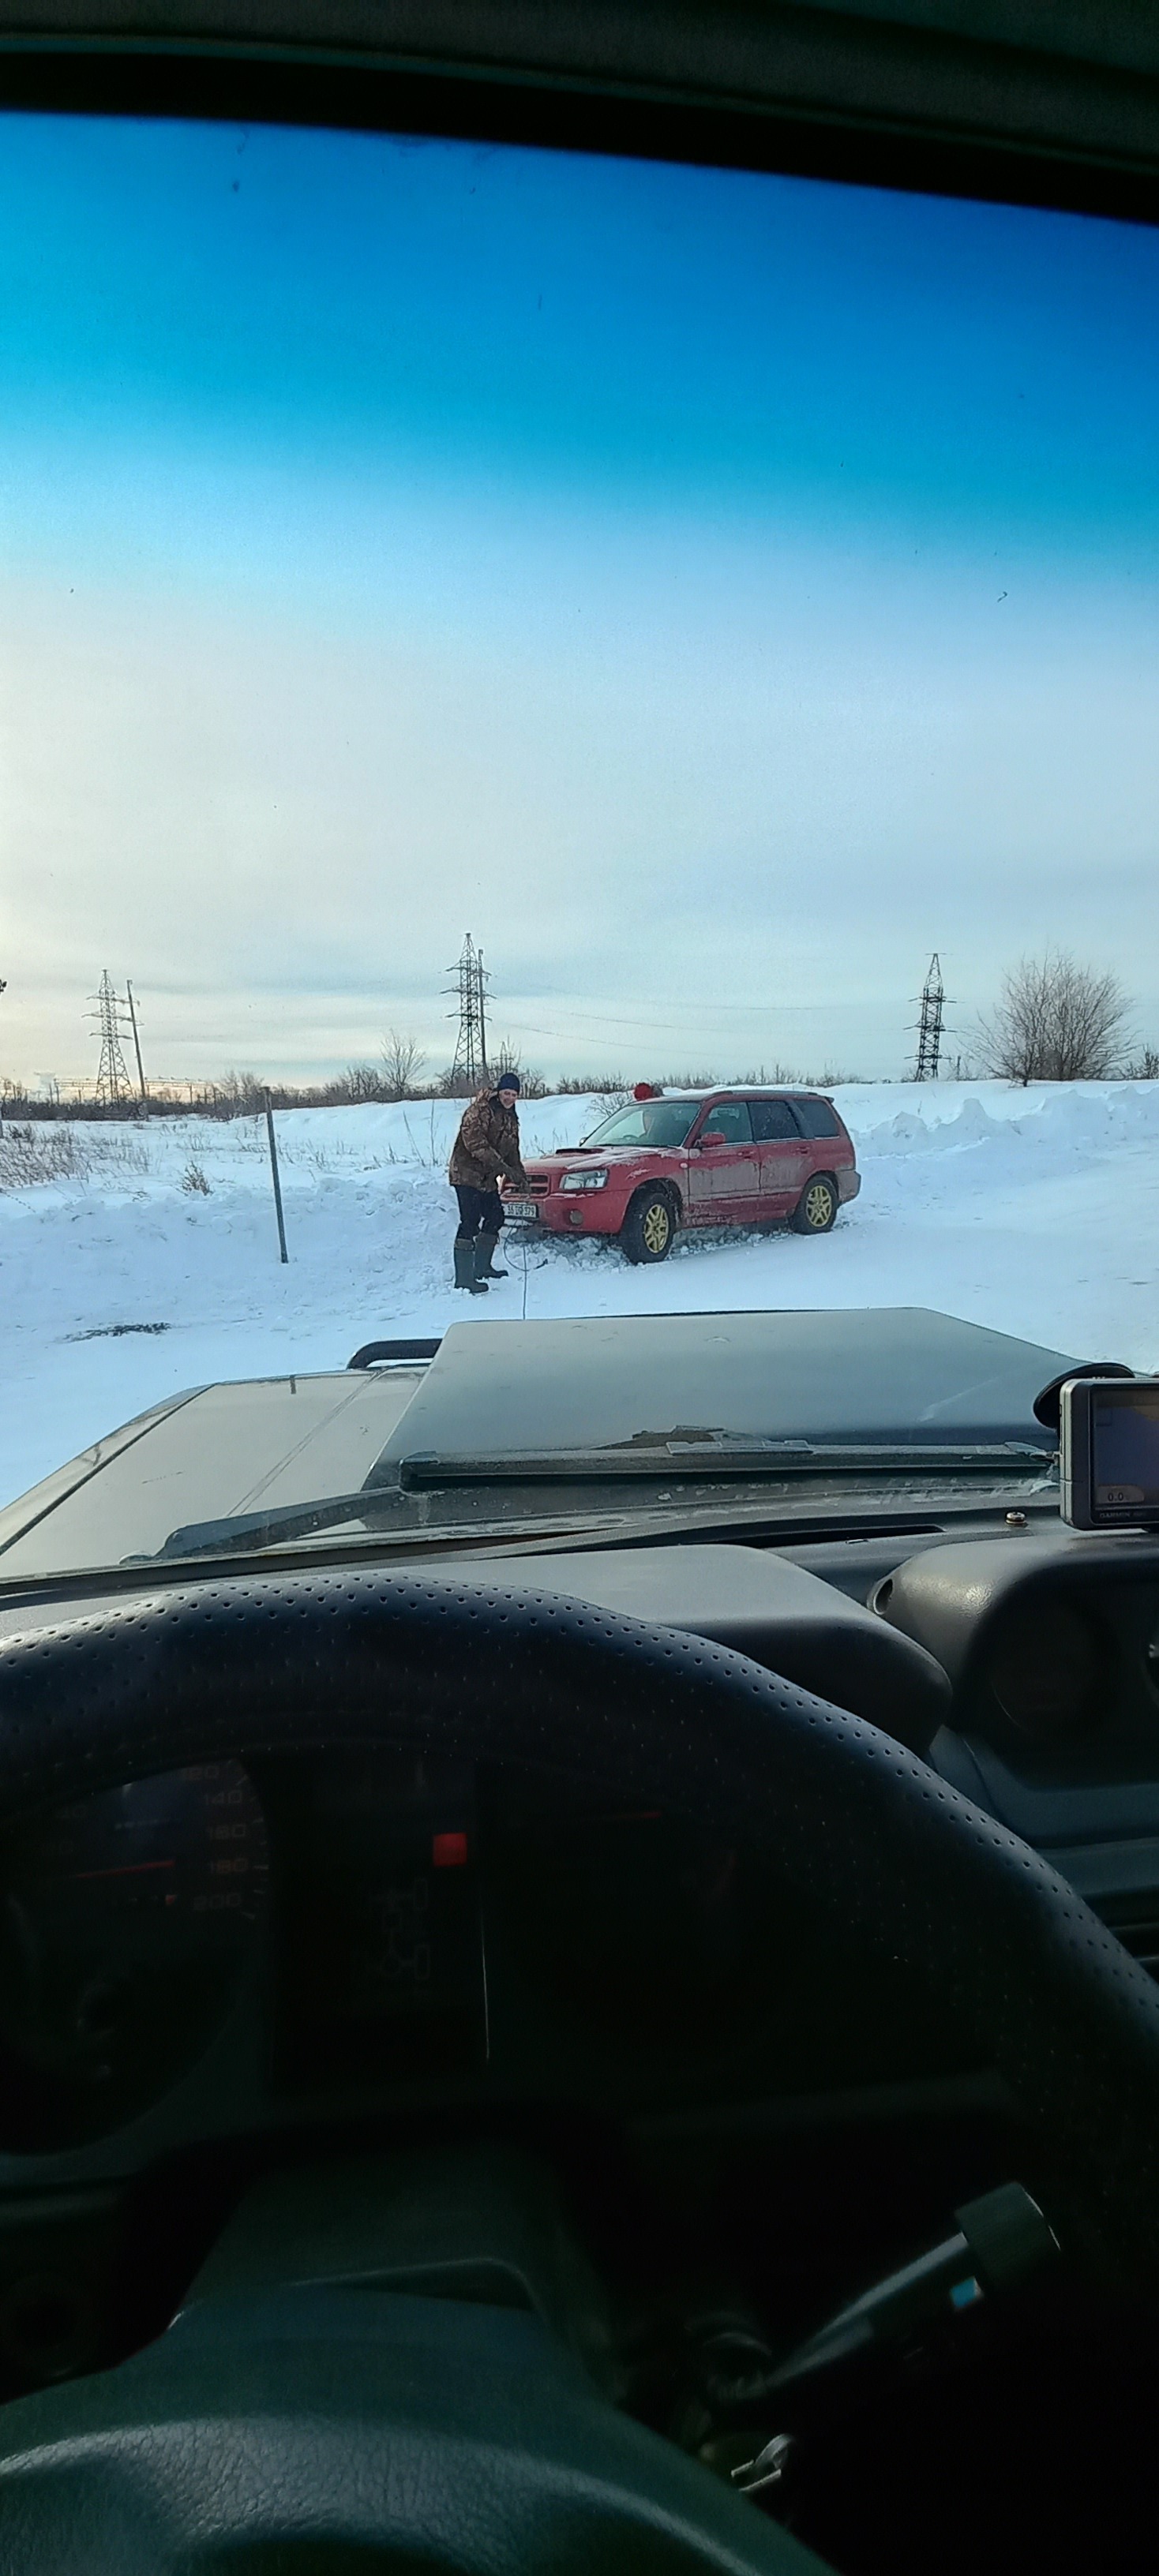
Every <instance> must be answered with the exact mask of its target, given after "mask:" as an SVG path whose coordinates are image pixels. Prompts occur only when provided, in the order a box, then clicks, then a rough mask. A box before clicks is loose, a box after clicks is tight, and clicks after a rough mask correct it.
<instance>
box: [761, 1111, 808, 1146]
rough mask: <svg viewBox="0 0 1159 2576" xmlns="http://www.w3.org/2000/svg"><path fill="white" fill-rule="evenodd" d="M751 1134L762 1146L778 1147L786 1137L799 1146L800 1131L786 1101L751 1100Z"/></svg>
mask: <svg viewBox="0 0 1159 2576" xmlns="http://www.w3.org/2000/svg"><path fill="white" fill-rule="evenodd" d="M749 1107H750V1109H751V1110H752V1117H753V1134H754V1136H755V1137H756V1138H757V1140H758V1142H759V1143H760V1144H762V1145H780V1144H783V1143H784V1142H785V1139H786V1138H787V1137H791V1138H792V1140H793V1142H794V1143H795V1144H798V1145H799V1144H800V1141H801V1130H800V1128H799V1127H798V1125H797V1121H796V1119H795V1118H794V1116H793V1112H792V1110H791V1109H790V1107H789V1103H788V1101H787V1100H752V1101H750V1103H749Z"/></svg>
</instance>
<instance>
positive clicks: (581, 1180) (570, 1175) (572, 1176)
mask: <svg viewBox="0 0 1159 2576" xmlns="http://www.w3.org/2000/svg"><path fill="white" fill-rule="evenodd" d="M559 1186H560V1188H561V1190H606V1188H607V1186H608V1175H607V1172H606V1171H602V1172H565V1173H564V1176H563V1179H562V1181H561V1182H560V1185H559Z"/></svg>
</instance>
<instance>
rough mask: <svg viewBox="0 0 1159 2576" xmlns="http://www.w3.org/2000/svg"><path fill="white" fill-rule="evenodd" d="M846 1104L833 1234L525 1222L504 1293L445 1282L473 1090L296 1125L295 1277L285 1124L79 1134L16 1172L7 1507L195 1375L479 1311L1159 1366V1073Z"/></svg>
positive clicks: (875, 1093) (528, 1133) (542, 1144)
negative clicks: (800, 1329)
mask: <svg viewBox="0 0 1159 2576" xmlns="http://www.w3.org/2000/svg"><path fill="white" fill-rule="evenodd" d="M836 1097H837V1100H838V1103H839V1106H840V1108H841V1111H842V1114H843V1116H844V1117H845V1119H846V1122H847V1124H848V1126H849V1128H850V1130H851V1133H852V1134H853V1136H854V1138H855V1140H856V1144H857V1149H858V1159H859V1161H860V1164H861V1168H862V1174H863V1185H862V1194H861V1197H860V1198H859V1199H858V1200H857V1201H856V1202H855V1204H854V1205H853V1206H852V1207H851V1208H849V1209H847V1210H846V1211H845V1212H844V1214H843V1215H842V1217H841V1219H840V1221H839V1223H838V1226H837V1228H836V1230H835V1232H834V1233H833V1234H832V1235H830V1236H826V1237H824V1238H822V1239H821V1240H820V1241H818V1242H807V1241H805V1240H803V1239H802V1238H801V1237H800V1236H798V1235H793V1234H789V1233H781V1234H775V1235H763V1236H738V1235H716V1236H711V1237H709V1236H698V1237H695V1238H693V1239H691V1240H689V1241H687V1242H682V1243H680V1244H679V1245H678V1246H677V1249H676V1251H675V1252H674V1253H673V1255H672V1257H671V1259H670V1260H669V1261H667V1262H666V1263H664V1264H663V1265H662V1267H660V1268H658V1269H654V1270H653V1269H646V1270H633V1269H631V1268H629V1266H628V1265H627V1264H626V1263H625V1262H624V1260H623V1258H622V1256H621V1255H620V1253H619V1252H618V1250H617V1249H616V1248H615V1247H614V1246H612V1245H600V1244H597V1243H592V1242H588V1243H550V1244H548V1243H545V1244H530V1245H529V1244H526V1243H517V1242H515V1241H514V1240H512V1242H511V1243H510V1244H509V1247H508V1257H509V1259H510V1262H511V1268H512V1276H511V1278H510V1280H509V1282H508V1284H507V1285H506V1286H505V1287H503V1288H497V1289H493V1290H492V1292H491V1296H490V1299H489V1301H488V1305H487V1306H486V1307H485V1308H484V1306H483V1301H482V1299H478V1300H468V1299H465V1298H462V1297H458V1298H457V1297H456V1296H455V1294H454V1292H453V1290H452V1289H451V1287H450V1284H449V1273H450V1238H451V1234H452V1231H453V1223H454V1203H453V1201H452V1199H451V1197H450V1194H449V1192H448V1189H447V1185H446V1181H445V1178H444V1173H445V1167H446V1160H447V1155H448V1153H449V1151H450V1145H451V1140H452V1137H453V1134H454V1130H455V1126H456V1123H457V1118H458V1115H459V1110H458V1107H457V1105H456V1104H455V1103H453V1102H444V1101H439V1102H434V1103H427V1102H423V1103H419V1104H416V1103H413V1102H412V1103H407V1104H404V1105H400V1106H399V1107H387V1106H369V1105H368V1106H366V1107H361V1108H349V1109H328V1110H295V1111H289V1112H286V1113H285V1114H283V1115H282V1116H280V1117H279V1119H278V1138H279V1147H280V1153H281V1161H282V1185H283V1195H284V1200H285V1210H286V1229H287V1236H288V1241H289V1250H290V1262H289V1265H288V1266H287V1267H286V1268H284V1269H283V1268H282V1266H281V1264H280V1262H279V1260H278V1246H277V1235H276V1230H275V1224H274V1212H273V1205H272V1199H271V1194H270V1182H269V1166H268V1161H267V1156H266V1142H265V1128H264V1122H263V1121H261V1120H254V1119H238V1120H234V1121H232V1122H230V1123H228V1124H226V1123H218V1122H216V1121H210V1120H205V1119H195V1118H189V1119H180V1120H168V1119H166V1120H157V1121H156V1122H155V1123H154V1124H153V1125H151V1126H149V1127H147V1128H144V1129H140V1128H137V1127H135V1126H134V1127H129V1128H123V1129H122V1128H115V1127H102V1128H92V1127H83V1128H78V1129H77V1130H75V1131H74V1132H75V1137H76V1147H77V1152H76V1164H77V1168H76V1169H75V1170H74V1171H73V1172H72V1173H68V1172H65V1173H63V1174H61V1175H60V1176H59V1177H57V1178H55V1179H52V1180H50V1181H47V1182H44V1183H40V1184H39V1185H30V1186H25V1187H17V1188H0V1366H2V1371H3V1376H2V1384H3V1389H4V1403H3V1408H2V1413H0V1499H4V1500H6V1499H8V1498H9V1497H10V1496H12V1495H13V1494H16V1493H19V1492H21V1491H22V1490H23V1489H24V1487H25V1486H27V1485H29V1484H31V1483H33V1482H34V1481H35V1479H36V1478H37V1477H39V1476H41V1475H43V1474H45V1473H46V1472H47V1470H48V1469H49V1468H50V1467H52V1466H54V1465H56V1464H57V1463H58V1462H59V1461H60V1460H61V1459H63V1458H66V1457H68V1456H70V1455H71V1454H72V1453H73V1452H74V1451H76V1450H77V1449H80V1448H82V1447H84V1446H85V1445H86V1444H87V1443H88V1442H90V1441H91V1440H93V1439H95V1438H97V1437H98V1436H99V1434H100V1433H101V1432H102V1431H106V1430H108V1429H110V1428H111V1427H112V1426H113V1425H114V1424H116V1423H117V1422H120V1421H123V1420H125V1419H126V1417H127V1416H128V1415H130V1414H133V1413H136V1412H139V1411H141V1410H142V1409H143V1408H144V1407H145V1406H146V1405H148V1404H151V1403H154V1402H155V1401H157V1399H158V1398H159V1397H161V1396H163V1395H167V1394H170V1393H172V1392H174V1391H175V1390H176V1389H178V1388H180V1387H186V1386H191V1385H196V1384H199V1383H201V1382H203V1381H204V1380H205V1379H207V1378H215V1377H242V1376H261V1375H273V1374H277V1373H280V1372H282V1371H286V1370H291V1369H294V1368H300V1369H315V1368H331V1367H335V1366H337V1367H341V1366H342V1365H343V1364H344V1363H345V1361H346V1360H347V1359H348V1358H349V1356H350V1353H351V1351H352V1350H353V1349H354V1348H355V1347H356V1345H357V1344H358V1343H359V1342H362V1341H366V1340H368V1339H370V1338H371V1337H373V1336H376V1335H380V1334H381V1335H385V1334H389V1333H394V1332H398V1333H430V1334H434V1333H440V1332H442V1331H444V1330H445V1328H446V1326H447V1325H448V1324H449V1323H450V1322H452V1321H453V1320H460V1321H462V1320H466V1321H470V1320H471V1319H472V1318H473V1317H475V1316H477V1315H478V1314H479V1313H480V1312H485V1313H488V1314H492V1315H493V1314H495V1313H496V1312H498V1313H500V1314H512V1315H519V1314H521V1313H523V1312H524V1311H526V1313H527V1314H528V1315H560V1314H623V1313H628V1312H637V1311H640V1310H648V1311H663V1312H672V1311H684V1312H687V1311H690V1310H691V1311H696V1310H700V1309H710V1308H713V1307H773V1306H859V1305H894V1304H904V1305H926V1306H936V1307H940V1308H942V1309H944V1310H946V1311H947V1312H950V1313H952V1314H957V1315H963V1316H965V1317H967V1318H968V1319H970V1320H971V1321H974V1322H977V1323H984V1324H991V1325H995V1326H997V1327H998V1328H999V1329H1000V1330H1004V1331H1007V1332H1013V1333H1020V1334H1024V1335H1026V1336H1027V1337H1028V1338H1030V1339H1033V1340H1039V1341H1043V1342H1047V1343H1049V1344H1051V1345H1052V1346H1054V1347H1056V1348H1059V1349H1062V1350H1068V1351H1072V1352H1074V1353H1075V1354H1076V1355H1082V1356H1084V1357H1085V1356H1091V1357H1098V1356H1102V1357H1105V1358H1120V1359H1126V1360H1129V1361H1132V1362H1133V1363H1134V1364H1135V1366H1137V1367H1157V1366H1159V1301H1157V1297H1156V1273H1157V1267H1159V1084H1147V1083H1139V1084H1126V1083H1121V1084H1098V1083H1086V1084H1075V1085H1067V1086H1054V1085H1045V1084H1040V1085H1031V1086H1030V1087H1029V1088H1028V1089H1026V1090H1012V1089H1010V1088H1009V1087H1007V1086H1006V1085H1004V1084H1000V1083H974V1084H967V1083H938V1084H928V1085H922V1086H916V1085H913V1084H900V1083H899V1084H894V1085H890V1084H884V1083H874V1084H864V1085H862V1084H857V1085H851V1086H849V1087H848V1088H847V1089H845V1090H842V1091H840V1092H839V1093H838V1094H837V1095H836ZM600 1114H601V1113H600V1109H599V1105H598V1104H593V1103H592V1102H590V1101H587V1100H583V1099H579V1100H576V1099H570V1098H569V1099H552V1100H544V1101H529V1102H527V1103H526V1104H525V1105H524V1108H523V1112H522V1118H521V1124H522V1130H523V1137H524V1145H525V1149H526V1150H527V1151H528V1152H529V1153H535V1152H542V1151H545V1150H546V1149H548V1148H549V1147H551V1146H554V1145H561V1144H573V1143H575V1142H577V1141H578V1139H579V1138H580V1137H581V1136H582V1135H584V1134H585V1132H586V1131H587V1130H588V1129H589V1128H590V1127H591V1126H592V1125H593V1124H594V1123H595V1120H596V1118H597V1117H598V1116H599V1115H600ZM38 1132H39V1133H40V1134H41V1135H43V1136H45V1137H48V1136H50V1135H51V1134H52V1133H53V1132H54V1131H53V1130H52V1129H50V1128H48V1127H45V1128H42V1129H41V1130H39V1131H38ZM55 1132H56V1133H57V1134H58V1135H59V1130H57V1131H55ZM58 1159H59V1158H58ZM66 1159H67V1158H66Z"/></svg>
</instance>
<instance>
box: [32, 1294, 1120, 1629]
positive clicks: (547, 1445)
mask: <svg viewBox="0 0 1159 2576" xmlns="http://www.w3.org/2000/svg"><path fill="white" fill-rule="evenodd" d="M1070 1364H1071V1363H1070V1362H1068V1358H1067V1355H1066V1354H1065V1353H1063V1352H1059V1351H1054V1350H1049V1349H1046V1348H1045V1347H1043V1346H1041V1345H1039V1344H1037V1343H1034V1342H1023V1341H1016V1340H1013V1339H1012V1338H1011V1337H1010V1336H1009V1335H1007V1334H1005V1333H995V1332H991V1331H988V1330H987V1329H985V1328H984V1327H983V1326H981V1325H978V1324H965V1323H961V1322H959V1321H957V1319H956V1318H954V1317H953V1316H949V1315H938V1314H933V1313H930V1312H928V1311H926V1310H924V1309H922V1308H920V1307H877V1308H857V1309H851V1310H849V1311H847V1312H836V1313H834V1312H832V1311H830V1312H823V1313H822V1312H816V1311H813V1310H812V1309H806V1310H802V1311H796V1312H793V1311H790V1312H785V1313H780V1314H767V1313H765V1314H716V1315H714V1314H707V1315H618V1316H603V1317H601V1316H582V1317H571V1318H566V1319H560V1320H557V1321H551V1322H542V1323H541V1322H533V1323H520V1322H518V1321H516V1320H511V1321H499V1320H491V1319H488V1320H487V1321H485V1322H484V1321H483V1320H482V1319H478V1320H476V1319H475V1318H474V1317H472V1319H471V1321H470V1322H464V1323H462V1324H456V1325H453V1326H452V1327H451V1330H450V1331H449V1332H448V1333H447V1334H446V1336H445V1337H444V1339H443V1341H442V1343H441V1345H440V1347H439V1350H438V1353H437V1356H436V1357H435V1359H434V1360H433V1361H432V1362H431V1363H430V1364H429V1365H428V1366H421V1365H415V1366H412V1365H408V1366H406V1367H405V1368H397V1367H396V1368H390V1369H386V1370H382V1371H376V1370H373V1369H358V1370H335V1371H334V1372H332V1373H329V1374H321V1375H315V1376H307V1377H301V1376H293V1377H281V1378H264V1379H250V1380H246V1381H244V1382H242V1383H240V1384H233V1385H231V1384H221V1385H216V1386H209V1387H199V1388H194V1389H193V1390H191V1391H188V1392H186V1393H183V1394H181V1395H178V1396H174V1397H172V1398H171V1399H170V1400H169V1401H168V1402H167V1403H165V1404H161V1405H158V1406H156V1407H155V1408H154V1409H153V1410H152V1411H151V1412H149V1413H145V1414H142V1415H140V1416H138V1418H137V1419H136V1420H135V1421H133V1422H130V1423H128V1424H126V1425H125V1426H124V1427H123V1428H122V1429H121V1430H119V1431H116V1432H113V1433H111V1434H110V1435H109V1437H108V1438H107V1439H106V1440H102V1441H98V1442H97V1443H96V1444H95V1446H94V1447H93V1448H91V1449H88V1450H85V1451H84V1452H83V1453H82V1455H81V1456H80V1457H78V1458H75V1459H73V1460H72V1461H70V1463H69V1464H68V1465H67V1466H64V1467H61V1468H59V1469H58V1470H57V1471H56V1472H55V1474H54V1475H52V1476H50V1477H48V1478H47V1479H46V1480H45V1482H44V1483H43V1484H41V1485H38V1486H36V1487H34V1488H33V1490H32V1491H31V1492H30V1493H28V1494H26V1495H24V1496H23V1497H22V1498H21V1499H20V1500H19V1501H17V1502H15V1503H11V1504H9V1505H8V1506H7V1508H6V1509H5V1510H3V1511H0V1583H2V1582H5V1581H12V1582H16V1581H24V1580H30V1579H31V1580H36V1579H37V1578H39V1577H43V1576H47V1575H50V1574H54V1573H60V1572H64V1571H73V1570H77V1569H80V1568H85V1567H92V1566H110V1565H117V1564H120V1563H122V1562H123V1561H124V1560H125V1559H127V1558H133V1557H150V1556H153V1555H155V1554H156V1553H157V1551H158V1550H159V1549H160V1548H161V1547H162V1546H163V1545H164V1542H165V1540H166V1538H167V1537H168V1536H169V1534H170V1532H171V1531H173V1530H174V1529H177V1528H184V1527H188V1526H189V1525H191V1524H197V1523H199V1522H203V1521H209V1520H212V1519H214V1518H216V1517H218V1516H220V1515H225V1514H231V1513H244V1512H255V1511H262V1510H265V1509H267V1508H268V1509H271V1510H276V1509H277V1508H278V1507H279V1506H281V1505H288V1504H293V1503H309V1502H313V1501H317V1500H321V1499H323V1498H325V1497H328V1496H331V1495H336V1494H346V1493H352V1492H356V1491H357V1490H358V1489H359V1488H360V1487H363V1486H370V1485H381V1484H383V1483H386V1482H389V1481H390V1480H391V1479H392V1478H394V1477H395V1476H396V1474H397V1469H398V1466H399V1464H400V1463H401V1462H402V1461H404V1460H407V1459H412V1458H416V1457H424V1458H430V1457H432V1456H434V1457H439V1458H451V1459H453V1458H455V1457H460V1458H474V1459H478V1458H493V1459H496V1460H502V1459H512V1458H514V1459H518V1458H520V1457H523V1456H526V1455H528V1454H529V1453H536V1454H538V1455H539V1456H540V1457H542V1456H543V1455H544V1454H545V1453H551V1452H556V1451H558V1452H561V1453H563V1452H566V1451H568V1450H577V1449H582V1450H584V1451H587V1452H590V1451H591V1450H593V1449H603V1448H607V1449H611V1450H616V1451H618V1452H621V1453H622V1452H623V1451H624V1450H625V1449H629V1450H638V1451H640V1452H645V1451H647V1449H648V1448H649V1447H651V1446H657V1447H658V1446H661V1445H662V1444H663V1443H664V1442H665V1441H667V1440H669V1439H672V1438H673V1437H675V1438H676V1439H677V1440H679V1441H684V1440H686V1439H687V1438H688V1437H689V1436H691V1437H692V1438H693V1439H694V1440H695V1439H702V1438H704V1437H705V1436H706V1435H707V1436H709V1437H711V1436H712V1435H713V1434H717V1435H720V1436H722V1437H725V1438H734V1439H738V1438H739V1439H744V1438H763V1439H773V1440H805V1441H815V1442H825V1441H830V1442H833V1441H842V1440H843V1441H849V1442H866V1443H875V1442H880V1443H884V1444H893V1443H902V1444H905V1443H912V1444H913V1445H914V1446H915V1447H923V1448H927V1449H928V1448H929V1446H931V1445H939V1446H940V1445H943V1444H944V1445H945V1447H946V1449H947V1453H949V1452H950V1451H951V1450H952V1449H953V1448H954V1447H955V1446H956V1445H958V1444H960V1443H962V1442H966V1441H970V1442H974V1441H986V1442H990V1441H1003V1440H1017V1441H1028V1440H1029V1441H1033V1442H1035V1443H1036V1444H1037V1445H1038V1446H1040V1447H1041V1448H1042V1449H1043V1450H1044V1451H1049V1450H1050V1449H1051V1448H1052V1447H1053V1445H1054V1444H1053V1440H1052V1437H1051V1435H1050V1434H1049V1433H1048V1432H1045V1431H1043V1430H1042V1429H1041V1428H1040V1426H1039V1425H1038V1424H1037V1423H1036V1422H1035V1420H1034V1417H1033V1413H1032V1410H1031V1407H1032V1403H1033V1399H1034V1396H1035V1394H1036V1393H1037V1391H1038V1389H1039V1387H1040V1386H1042V1385H1044V1384H1045V1382H1046V1381H1047V1380H1048V1379H1049V1378H1052V1377H1055V1376H1057V1375H1058V1373H1059V1371H1060V1370H1062V1369H1064V1368H1065V1367H1067V1366H1068V1365H1070Z"/></svg>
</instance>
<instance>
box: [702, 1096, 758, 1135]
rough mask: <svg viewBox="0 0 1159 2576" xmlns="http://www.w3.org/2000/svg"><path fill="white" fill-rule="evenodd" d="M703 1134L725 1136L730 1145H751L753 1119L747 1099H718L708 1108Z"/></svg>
mask: <svg viewBox="0 0 1159 2576" xmlns="http://www.w3.org/2000/svg"><path fill="white" fill-rule="evenodd" d="M700 1132H701V1135H702V1136H704V1135H709V1134H711V1135H713V1136H723V1137H724V1139H725V1142H726V1144H729V1145H751V1143H752V1136H753V1125H752V1120H751V1118H750V1117H749V1105H748V1102H747V1100H718V1101H717V1102H716V1103H715V1105H714V1107H713V1108H711V1109H709V1110H706V1112H705V1118H704V1125H703V1127H702V1128H701V1131H700Z"/></svg>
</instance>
